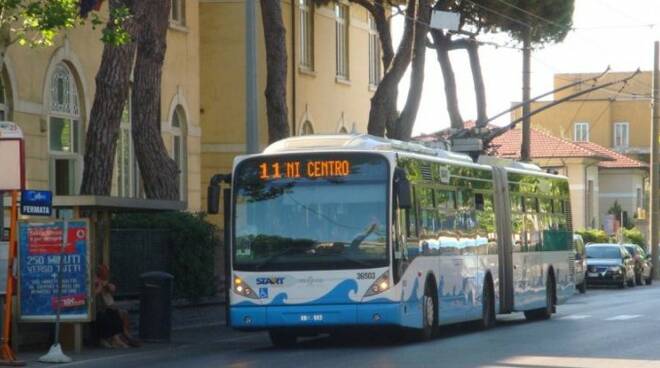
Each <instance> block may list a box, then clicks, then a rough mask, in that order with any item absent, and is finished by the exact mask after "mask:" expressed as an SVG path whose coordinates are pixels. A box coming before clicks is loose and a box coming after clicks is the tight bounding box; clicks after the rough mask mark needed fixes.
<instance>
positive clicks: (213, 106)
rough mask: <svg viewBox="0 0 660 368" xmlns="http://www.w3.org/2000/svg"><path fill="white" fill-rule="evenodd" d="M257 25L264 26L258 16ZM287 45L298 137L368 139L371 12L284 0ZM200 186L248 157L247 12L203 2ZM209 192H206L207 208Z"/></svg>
mask: <svg viewBox="0 0 660 368" xmlns="http://www.w3.org/2000/svg"><path fill="white" fill-rule="evenodd" d="M257 12H258V14H257V19H258V20H261V14H260V13H259V12H260V9H259V8H258V9H257ZM282 12H283V20H284V25H285V27H286V39H287V42H286V44H287V46H286V47H287V55H288V58H287V62H288V70H287V107H288V112H289V128H290V131H291V132H292V134H294V135H302V134H336V133H353V132H360V133H364V132H366V130H367V120H368V116H369V106H370V105H369V101H370V99H371V97H372V96H373V92H374V90H375V87H376V85H377V84H378V82H379V81H380V76H381V74H382V70H381V64H382V63H381V59H380V57H381V56H380V43H379V40H378V35H377V33H376V30H375V26H374V24H373V23H372V22H371V20H370V17H369V15H368V13H367V11H366V10H365V9H364V8H362V7H361V6H358V5H353V4H351V3H349V2H348V1H344V0H341V1H338V2H330V3H329V4H328V5H326V6H321V7H315V6H314V5H313V1H311V0H282ZM199 14H200V30H201V34H200V37H201V38H200V58H201V59H200V65H201V66H200V71H201V75H202V78H201V83H200V91H201V108H200V111H201V116H200V119H201V120H200V121H201V126H202V129H203V132H204V134H203V136H202V146H201V148H202V182H201V183H202V184H201V185H202V186H203V187H206V185H207V184H208V180H209V178H210V177H211V176H212V175H214V174H217V173H227V172H230V171H231V166H232V161H233V158H234V157H235V156H236V155H238V154H242V153H244V152H245V141H246V139H245V62H244V60H245V59H244V57H245V33H244V29H245V23H244V19H245V16H244V14H245V7H244V2H243V1H230V0H200V11H199ZM257 60H258V72H257V79H258V98H259V100H258V107H259V136H260V143H261V146H262V147H265V146H266V145H267V125H266V118H267V116H266V110H265V98H264V95H263V91H264V89H265V86H266V59H265V46H264V37H263V28H262V25H261V22H260V21H259V22H257ZM204 201H205V193H202V203H204Z"/></svg>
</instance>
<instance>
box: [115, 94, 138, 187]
mask: <svg viewBox="0 0 660 368" xmlns="http://www.w3.org/2000/svg"><path fill="white" fill-rule="evenodd" d="M131 125H132V124H131V97H130V92H129V96H128V98H127V99H126V103H124V110H123V111H122V114H121V123H120V125H119V137H118V139H117V152H116V164H115V165H116V166H115V167H116V168H117V195H118V196H119V197H130V198H136V197H139V196H140V187H139V185H140V181H139V180H138V175H139V173H138V166H137V161H136V160H135V150H134V148H133V136H132V135H131Z"/></svg>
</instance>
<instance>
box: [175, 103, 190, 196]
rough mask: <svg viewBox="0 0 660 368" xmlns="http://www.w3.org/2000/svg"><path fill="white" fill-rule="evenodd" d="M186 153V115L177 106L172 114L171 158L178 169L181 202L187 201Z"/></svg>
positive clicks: (181, 108)
mask: <svg viewBox="0 0 660 368" xmlns="http://www.w3.org/2000/svg"><path fill="white" fill-rule="evenodd" d="M186 152H187V151H186V113H185V111H184V110H183V107H181V105H179V106H177V107H176V108H175V109H174V114H172V158H173V159H174V162H176V166H177V167H178V168H179V198H180V199H181V200H182V201H186V200H187V199H188V196H187V193H188V188H187V184H188V181H187V180H188V175H186V174H187V167H188V165H187V164H188V163H187V157H186Z"/></svg>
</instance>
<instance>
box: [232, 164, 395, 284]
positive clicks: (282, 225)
mask: <svg viewBox="0 0 660 368" xmlns="http://www.w3.org/2000/svg"><path fill="white" fill-rule="evenodd" d="M388 178H389V166H388V162H387V160H386V159H385V158H384V157H382V156H379V155H372V154H371V155H370V154H356V153H353V154H345V153H344V154H322V155H319V154H315V155H305V156H291V155H288V156H280V157H270V156H269V157H257V158H250V159H248V160H246V161H244V162H242V163H241V164H240V165H239V166H238V167H237V169H236V172H235V182H234V184H235V191H234V193H235V194H234V203H235V207H234V232H233V234H234V243H233V244H234V246H233V267H234V269H236V270H243V271H284V270H287V271H294V270H332V269H351V268H355V269H357V268H370V267H383V266H386V265H387V264H388V261H389V259H388V252H387V247H386V244H387V234H388V232H387V229H388V227H387V226H386V224H387V208H388V207H387V203H388V200H387V198H388V196H387V188H388V185H387V183H388Z"/></svg>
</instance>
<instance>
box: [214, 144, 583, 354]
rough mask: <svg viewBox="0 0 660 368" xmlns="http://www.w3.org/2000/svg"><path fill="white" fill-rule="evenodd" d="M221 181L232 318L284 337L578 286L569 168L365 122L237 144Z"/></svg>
mask: <svg viewBox="0 0 660 368" xmlns="http://www.w3.org/2000/svg"><path fill="white" fill-rule="evenodd" d="M222 180H224V181H225V182H227V183H229V184H230V187H229V188H228V189H225V196H224V198H225V206H224V207H225V224H226V226H225V228H226V231H227V234H226V235H225V238H226V241H227V243H228V245H229V246H228V247H226V248H227V253H226V256H227V269H228V274H227V277H228V280H229V282H228V285H227V286H228V303H227V304H228V317H227V320H228V323H229V324H230V326H231V327H233V328H236V329H240V330H267V331H268V332H269V334H270V338H271V341H272V342H273V344H274V345H277V346H286V345H291V344H294V343H295V342H296V339H297V338H298V337H300V336H309V335H312V334H318V333H333V332H335V331H338V330H341V329H344V328H346V327H377V326H381V327H393V326H394V327H397V328H399V327H402V328H406V330H407V331H409V332H411V333H412V335H414V336H416V338H418V339H428V338H429V337H430V336H431V335H432V333H433V332H434V330H436V329H438V327H439V326H443V325H447V324H452V323H458V322H465V321H473V320H474V321H478V322H479V323H480V324H481V326H482V327H483V328H488V327H491V326H493V325H494V323H495V320H496V315H497V314H505V313H511V312H524V314H525V316H526V317H527V318H528V319H546V318H549V317H550V316H551V314H552V313H553V312H554V311H555V306H556V304H558V303H561V302H563V301H564V300H565V299H566V298H568V297H569V296H570V295H572V294H573V293H574V291H575V283H574V281H575V277H574V273H573V271H574V270H573V268H574V262H573V261H574V259H573V257H574V252H573V250H572V249H573V235H572V225H571V214H570V208H571V206H570V200H569V190H568V181H567V179H566V178H565V177H563V176H558V175H552V174H549V173H546V172H544V171H542V170H541V169H539V168H538V167H537V166H534V165H531V164H523V163H517V162H513V161H508V160H498V159H494V158H492V157H481V158H480V159H479V160H478V161H477V162H476V163H475V162H473V160H472V159H471V158H470V157H468V156H466V155H462V154H457V153H452V152H449V151H445V150H436V149H431V148H428V147H425V146H422V145H418V144H414V143H404V142H398V141H392V140H387V139H383V138H377V137H373V136H369V135H337V136H305V137H295V138H289V139H285V140H282V141H279V142H276V143H274V144H272V145H271V146H269V147H268V148H266V150H265V151H264V152H263V153H262V154H256V155H246V156H239V157H237V158H236V159H235V161H234V168H233V172H232V174H231V175H216V176H215V177H214V178H213V179H212V182H211V185H210V186H209V203H208V206H209V212H212V213H217V212H219V211H218V210H219V199H220V185H221V184H220V183H221V181H222Z"/></svg>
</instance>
